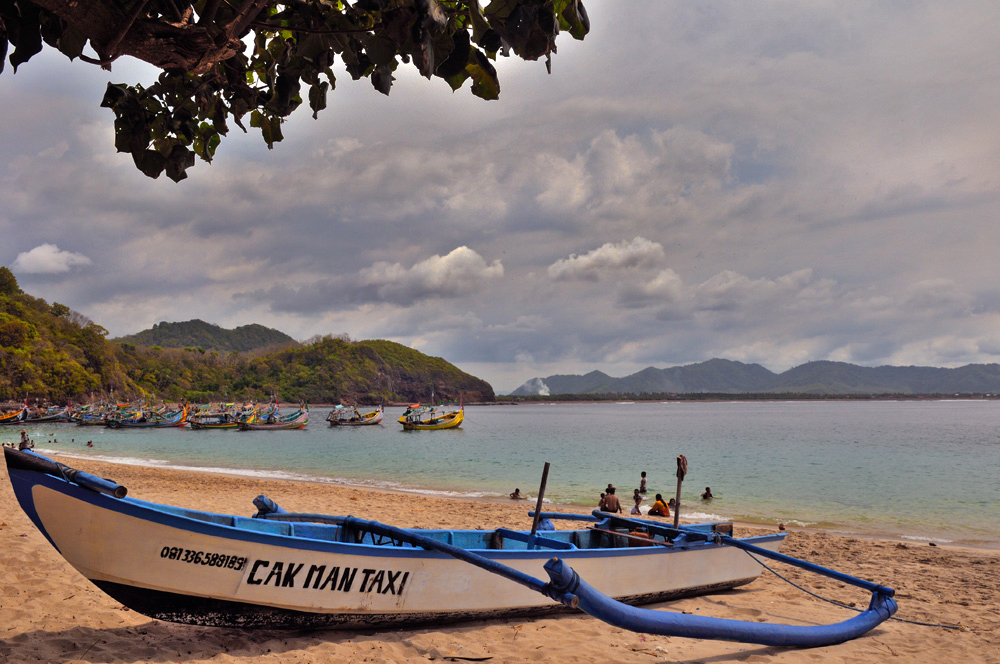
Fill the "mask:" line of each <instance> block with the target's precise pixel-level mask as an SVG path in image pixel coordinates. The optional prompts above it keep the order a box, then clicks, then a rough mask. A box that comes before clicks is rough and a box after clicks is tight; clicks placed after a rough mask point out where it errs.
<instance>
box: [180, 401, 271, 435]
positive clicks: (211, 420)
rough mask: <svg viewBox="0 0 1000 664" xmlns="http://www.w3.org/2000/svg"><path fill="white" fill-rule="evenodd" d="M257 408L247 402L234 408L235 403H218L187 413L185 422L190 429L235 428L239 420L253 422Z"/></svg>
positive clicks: (237, 426)
mask: <svg viewBox="0 0 1000 664" xmlns="http://www.w3.org/2000/svg"><path fill="white" fill-rule="evenodd" d="M257 413H258V408H257V406H256V405H255V404H247V405H244V406H242V407H240V408H236V404H233V403H228V404H219V406H217V407H215V408H211V407H208V406H206V407H202V408H199V409H198V411H197V412H196V413H194V414H193V415H188V418H187V422H188V425H189V426H190V427H191V428H192V429H236V428H239V425H240V422H253V421H255V420H256V418H257Z"/></svg>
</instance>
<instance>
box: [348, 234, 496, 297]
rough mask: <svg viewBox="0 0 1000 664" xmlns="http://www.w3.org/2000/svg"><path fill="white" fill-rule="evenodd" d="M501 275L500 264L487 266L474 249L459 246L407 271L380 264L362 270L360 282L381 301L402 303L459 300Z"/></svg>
mask: <svg viewBox="0 0 1000 664" xmlns="http://www.w3.org/2000/svg"><path fill="white" fill-rule="evenodd" d="M502 276H503V265H502V264H501V263H500V261H499V260H495V261H493V262H492V263H490V264H487V263H486V260H485V259H484V258H483V257H482V256H480V255H479V254H478V253H476V252H475V251H474V250H472V249H469V248H468V247H465V246H462V247H458V248H457V249H454V250H452V251H451V252H450V253H448V254H446V255H444V256H440V255H435V256H431V257H430V258H427V259H425V260H423V261H420V262H419V263H417V264H415V265H413V266H412V267H409V268H408V267H404V266H403V265H402V264H400V263H386V262H381V261H380V262H378V263H375V264H374V265H372V266H371V267H369V268H366V269H364V270H362V271H361V273H360V281H361V283H362V284H364V285H366V286H371V287H374V288H375V289H376V291H377V293H378V295H379V297H380V298H381V299H383V300H386V301H390V302H397V303H400V304H404V303H408V302H411V301H412V300H414V299H418V298H427V297H439V298H452V297H459V296H461V295H465V294H467V293H471V292H473V291H475V290H476V288H478V287H479V286H480V285H482V284H483V283H485V282H487V281H489V280H491V279H499V278H500V277H502Z"/></svg>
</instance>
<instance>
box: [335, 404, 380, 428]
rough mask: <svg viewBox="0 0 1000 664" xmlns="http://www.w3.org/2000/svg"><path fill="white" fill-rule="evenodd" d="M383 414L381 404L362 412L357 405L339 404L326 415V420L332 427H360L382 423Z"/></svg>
mask: <svg viewBox="0 0 1000 664" xmlns="http://www.w3.org/2000/svg"><path fill="white" fill-rule="evenodd" d="M383 415H384V412H383V410H382V406H381V405H380V406H379V407H378V408H376V409H375V410H372V411H369V412H367V413H362V412H361V411H360V410H358V407H357V406H337V407H335V408H334V409H333V410H331V411H330V414H329V415H327V416H326V421H327V422H329V423H330V426H332V427H337V426H343V427H360V426H369V425H373V424H381V423H382V418H383Z"/></svg>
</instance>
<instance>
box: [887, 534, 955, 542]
mask: <svg viewBox="0 0 1000 664" xmlns="http://www.w3.org/2000/svg"><path fill="white" fill-rule="evenodd" d="M899 539H905V540H911V541H915V542H942V543H944V544H951V543H952V542H954V541H955V540H950V539H944V538H943V537H924V536H922V535H900V536H899Z"/></svg>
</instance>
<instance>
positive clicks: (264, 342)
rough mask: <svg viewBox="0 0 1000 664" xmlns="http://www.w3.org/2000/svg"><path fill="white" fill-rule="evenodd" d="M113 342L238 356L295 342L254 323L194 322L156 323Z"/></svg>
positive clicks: (280, 333) (286, 336) (276, 331)
mask: <svg viewBox="0 0 1000 664" xmlns="http://www.w3.org/2000/svg"><path fill="white" fill-rule="evenodd" d="M113 341H115V342H117V343H130V344H135V345H136V346H161V347H163V348H203V349H205V350H217V351H219V352H225V353H229V352H238V353H239V352H245V351H251V350H258V349H261V348H270V347H276V346H284V345H288V344H294V343H295V339H292V338H291V337H290V336H288V335H287V334H285V333H284V332H280V331H278V330H273V329H271V328H269V327H264V326H263V325H258V324H256V323H254V324H251V325H241V326H239V327H237V328H233V329H232V330H227V329H225V328H222V327H219V326H218V325H212V324H211V323H206V322H205V321H202V320H198V319H195V320H189V321H185V322H183V323H166V322H163V323H157V324H155V325H153V327H152V329H149V330H143V331H142V332H137V333H136V334H130V335H128V336H124V337H119V338H118V339H114V340H113Z"/></svg>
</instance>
